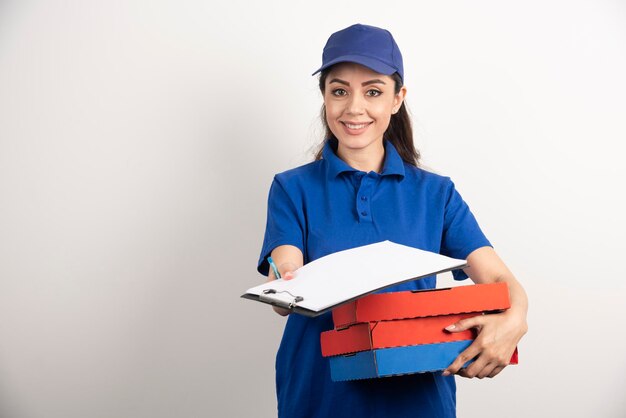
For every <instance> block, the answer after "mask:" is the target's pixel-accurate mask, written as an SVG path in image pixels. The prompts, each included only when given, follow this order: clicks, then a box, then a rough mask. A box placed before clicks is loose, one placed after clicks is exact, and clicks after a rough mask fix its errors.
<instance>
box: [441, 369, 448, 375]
mask: <svg viewBox="0 0 626 418" xmlns="http://www.w3.org/2000/svg"><path fill="white" fill-rule="evenodd" d="M441 375H442V376H450V372H449V371H447V370H444V371H443V373H441Z"/></svg>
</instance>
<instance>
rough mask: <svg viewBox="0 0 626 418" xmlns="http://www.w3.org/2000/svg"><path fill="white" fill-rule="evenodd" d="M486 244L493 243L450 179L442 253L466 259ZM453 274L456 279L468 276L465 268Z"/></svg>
mask: <svg viewBox="0 0 626 418" xmlns="http://www.w3.org/2000/svg"><path fill="white" fill-rule="evenodd" d="M486 246H489V247H491V246H492V245H491V243H490V242H489V240H488V239H487V237H485V234H483V231H482V230H481V229H480V226H479V225H478V222H477V221H476V218H475V217H474V215H473V214H472V212H471V211H470V209H469V206H467V203H465V201H464V200H463V198H462V197H461V195H460V194H459V192H458V191H457V190H456V188H455V187H454V183H453V182H452V181H450V182H449V184H448V188H447V191H446V206H445V211H444V221H443V236H442V240H441V251H440V252H441V254H443V255H446V256H448V257H453V258H458V259H462V260H465V259H466V258H467V256H468V255H470V254H471V253H472V251H474V250H476V249H478V248H481V247H486ZM452 274H453V276H454V279H455V280H464V279H467V277H468V276H467V274H465V272H464V271H463V270H455V271H453V273H452Z"/></svg>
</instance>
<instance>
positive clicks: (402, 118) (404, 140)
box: [315, 66, 420, 167]
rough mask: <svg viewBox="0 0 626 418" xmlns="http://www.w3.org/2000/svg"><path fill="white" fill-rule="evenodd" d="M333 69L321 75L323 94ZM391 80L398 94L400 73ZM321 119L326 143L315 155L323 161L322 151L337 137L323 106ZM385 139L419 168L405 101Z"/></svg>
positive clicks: (395, 115) (390, 122)
mask: <svg viewBox="0 0 626 418" xmlns="http://www.w3.org/2000/svg"><path fill="white" fill-rule="evenodd" d="M332 68H333V67H332V66H331V67H328V68H326V69H324V70H322V72H321V73H320V79H319V87H320V91H321V92H322V94H324V90H325V87H326V77H328V74H329V73H330V71H331V69H332ZM391 78H392V79H393V81H394V82H395V88H394V92H395V94H398V93H399V92H400V89H401V88H402V79H401V78H400V76H399V75H398V73H393V74H392V75H391ZM320 117H321V119H322V124H323V125H324V130H325V132H324V141H323V142H322V144H321V145H320V147H319V149H318V150H317V152H316V153H315V160H321V159H322V150H323V149H324V145H325V144H326V142H328V141H329V140H331V139H335V140H336V139H337V138H335V135H334V134H333V133H332V131H331V130H330V127H329V126H328V122H327V121H326V106H324V105H322V110H321V111H320ZM383 139H386V140H388V141H389V142H391V143H392V144H393V146H394V147H395V148H396V150H397V151H398V154H400V157H402V160H403V161H404V162H406V163H407V164H411V165H414V166H415V167H417V166H419V159H420V153H419V151H417V150H416V149H415V145H414V144H413V128H412V127H411V117H410V116H409V112H408V110H407V108H406V105H405V103H404V101H403V102H402V105H401V106H400V109H399V110H398V112H396V113H395V114H392V115H391V120H390V121H389V126H388V127H387V130H386V131H385V133H384V135H383Z"/></svg>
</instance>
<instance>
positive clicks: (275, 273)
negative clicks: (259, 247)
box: [267, 257, 282, 279]
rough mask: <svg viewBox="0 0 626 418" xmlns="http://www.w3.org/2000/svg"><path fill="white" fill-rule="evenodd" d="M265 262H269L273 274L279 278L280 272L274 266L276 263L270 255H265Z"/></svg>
mask: <svg viewBox="0 0 626 418" xmlns="http://www.w3.org/2000/svg"><path fill="white" fill-rule="evenodd" d="M267 262H268V263H270V266H271V267H272V270H274V275H275V276H276V278H277V279H281V278H282V277H280V273H279V272H278V269H277V268H276V264H274V260H272V257H267Z"/></svg>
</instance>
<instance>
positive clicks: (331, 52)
mask: <svg viewBox="0 0 626 418" xmlns="http://www.w3.org/2000/svg"><path fill="white" fill-rule="evenodd" d="M339 62H355V63H357V64H361V65H364V66H365V67H367V68H369V69H371V70H373V71H376V72H377V73H380V74H385V75H391V74H393V73H395V72H397V73H398V74H399V75H400V78H401V79H402V82H404V68H403V66H402V54H401V53H400V48H398V44H396V41H395V40H394V39H393V36H391V33H390V32H389V31H388V30H385V29H381V28H377V27H375V26H368V25H361V24H360V23H357V24H356V25H352V26H349V27H347V28H345V29H342V30H340V31H339V32H335V33H333V34H332V35H330V38H328V41H326V46H325V47H324V53H323V54H322V66H321V67H320V68H319V69H318V70H317V71H315V72H314V73H313V74H311V75H315V74H317V73H319V72H320V71H322V70H324V69H326V68H328V67H330V66H331V65H333V64H337V63H339Z"/></svg>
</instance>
